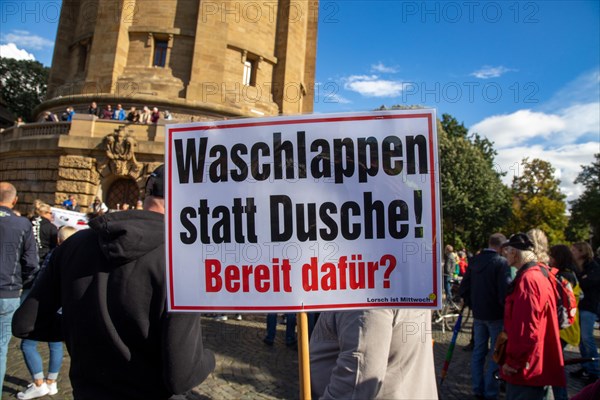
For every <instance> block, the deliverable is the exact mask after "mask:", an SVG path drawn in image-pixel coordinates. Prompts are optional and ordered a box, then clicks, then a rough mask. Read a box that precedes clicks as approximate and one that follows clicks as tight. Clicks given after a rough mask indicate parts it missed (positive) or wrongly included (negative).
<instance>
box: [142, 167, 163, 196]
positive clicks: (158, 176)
mask: <svg viewBox="0 0 600 400" xmlns="http://www.w3.org/2000/svg"><path fill="white" fill-rule="evenodd" d="M146 196H154V197H162V198H164V197H165V164H162V165H161V166H159V167H158V168H156V169H155V170H154V172H152V173H151V174H150V176H149V177H148V180H147V181H146Z"/></svg>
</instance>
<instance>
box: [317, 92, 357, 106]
mask: <svg viewBox="0 0 600 400" xmlns="http://www.w3.org/2000/svg"><path fill="white" fill-rule="evenodd" d="M323 103H338V104H350V103H352V101H351V100H350V99H347V98H345V97H344V96H340V95H339V94H337V93H329V94H325V95H324V96H323Z"/></svg>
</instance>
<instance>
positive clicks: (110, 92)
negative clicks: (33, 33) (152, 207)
mask: <svg viewBox="0 0 600 400" xmlns="http://www.w3.org/2000/svg"><path fill="white" fill-rule="evenodd" d="M317 13H318V1H315V0H274V1H268V2H251V1H247V0H220V1H206V0H165V1H153V0H102V1H99V0H81V1H64V2H63V3H62V9H61V17H60V22H59V27H58V32H57V38H56V42H55V48H54V57H53V62H52V67H51V71H50V78H49V82H48V95H47V100H46V101H45V102H44V103H42V104H41V105H40V106H39V107H38V108H37V109H36V113H37V115H39V116H43V115H44V113H45V112H47V111H51V112H54V113H57V114H59V115H60V113H61V112H63V111H64V110H65V109H66V107H73V108H74V109H75V111H76V114H75V117H74V119H73V121H72V122H48V123H43V122H40V123H36V124H26V125H22V126H20V127H13V128H9V129H7V130H4V131H3V132H1V133H0V180H7V181H10V182H14V184H15V186H16V187H17V190H18V191H19V193H20V204H21V211H25V209H26V208H28V206H29V205H31V204H32V202H33V200H34V199H41V200H43V201H44V202H47V203H49V204H51V205H58V204H60V203H62V201H63V200H65V199H66V198H67V196H68V195H69V194H75V195H76V196H77V197H78V198H79V203H80V204H81V205H82V207H83V210H86V209H87V206H88V205H89V204H90V203H91V202H92V201H93V199H94V197H96V196H99V197H101V198H102V200H103V201H105V202H106V203H107V205H108V206H109V207H115V206H116V204H117V203H121V204H122V203H123V202H128V203H129V204H131V203H135V200H137V199H139V198H141V197H143V190H142V189H143V185H144V182H145V179H146V176H147V175H148V174H149V173H150V172H151V171H152V170H153V169H154V167H156V166H157V165H159V164H160V163H162V161H163V158H164V132H165V128H164V121H163V120H160V121H159V123H158V124H151V125H141V124H130V123H127V122H126V121H113V120H108V119H99V118H97V117H96V116H91V115H88V114H87V109H88V106H89V104H90V103H91V102H92V101H94V102H96V103H97V104H98V106H99V107H100V108H104V107H105V106H106V105H108V104H110V105H112V106H113V107H115V106H116V104H122V106H123V108H124V109H125V110H128V109H129V108H130V107H132V106H135V107H136V108H138V110H139V109H141V108H142V107H143V106H148V107H150V108H152V107H157V108H158V109H159V110H161V111H164V110H169V111H170V112H171V114H172V115H173V116H174V119H173V121H168V122H169V123H171V122H190V121H202V120H215V119H225V118H227V119H229V118H243V117H260V116H274V115H284V114H299V113H310V112H312V107H313V95H314V92H313V88H314V79H315V65H316V60H315V59H316V38H317V19H318V15H317Z"/></svg>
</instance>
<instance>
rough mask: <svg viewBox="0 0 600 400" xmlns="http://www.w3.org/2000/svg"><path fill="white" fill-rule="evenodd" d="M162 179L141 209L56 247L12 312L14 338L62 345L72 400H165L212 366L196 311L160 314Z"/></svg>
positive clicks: (151, 186)
mask: <svg viewBox="0 0 600 400" xmlns="http://www.w3.org/2000/svg"><path fill="white" fill-rule="evenodd" d="M163 175H164V166H160V167H159V168H157V169H156V170H155V171H154V172H153V173H152V175H151V176H150V177H149V178H148V181H147V182H146V198H145V200H144V210H132V211H124V212H119V213H110V214H105V215H103V216H100V217H98V218H96V219H93V220H92V221H90V223H89V225H90V229H86V230H83V231H80V232H78V233H77V234H75V235H73V236H72V237H71V238H69V240H67V241H66V242H65V243H64V244H63V245H61V246H60V247H59V248H57V249H56V250H55V252H54V253H53V256H52V259H51V261H50V263H49V265H48V266H47V267H46V268H45V269H44V271H43V272H42V273H41V274H40V276H39V277H38V280H37V281H36V284H35V285H34V287H33V289H32V291H31V293H30V294H29V297H28V298H27V299H26V300H25V302H24V303H23V304H22V305H21V307H20V308H19V309H18V310H17V312H16V313H15V317H14V319H13V333H14V334H15V336H17V337H20V338H27V339H33V340H41V341H59V340H64V341H65V342H66V345H67V349H68V350H69V354H70V355H71V369H70V373H69V377H70V379H71V384H72V386H73V395H74V397H75V398H82V399H91V400H95V399H98V400H100V399H140V400H141V399H144V400H146V399H157V400H158V399H167V398H169V397H170V396H171V395H173V394H180V393H184V392H186V391H188V390H190V389H192V388H193V387H194V386H196V385H198V384H200V383H201V382H202V381H203V380H204V379H205V378H206V377H207V376H208V374H210V372H211V371H212V370H213V369H214V366H215V359H214V355H213V353H212V352H211V351H209V350H206V349H204V346H203V343H202V331H201V326H200V314H186V313H168V312H167V309H166V307H167V306H166V304H167V303H166V282H165V256H164V254H165V246H164V218H163V214H164V177H163ZM61 307H62V314H58V313H57V311H58V310H59V309H60V308H61ZM61 326H62V329H61Z"/></svg>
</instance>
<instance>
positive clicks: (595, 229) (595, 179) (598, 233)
mask: <svg viewBox="0 0 600 400" xmlns="http://www.w3.org/2000/svg"><path fill="white" fill-rule="evenodd" d="M594 158H595V161H593V162H592V164H591V165H582V166H581V167H582V171H581V172H580V173H579V175H577V178H576V179H575V182H574V183H580V184H582V185H583V186H584V187H585V190H584V192H583V193H582V194H581V196H580V197H579V198H578V199H577V200H574V201H572V202H571V219H570V221H569V232H570V233H571V235H572V237H570V238H569V239H571V240H587V239H588V236H589V232H590V231H591V233H592V235H593V236H592V242H593V246H594V248H596V246H599V245H600V153H597V154H595V155H594ZM577 228H579V229H577ZM586 228H587V229H586Z"/></svg>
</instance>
